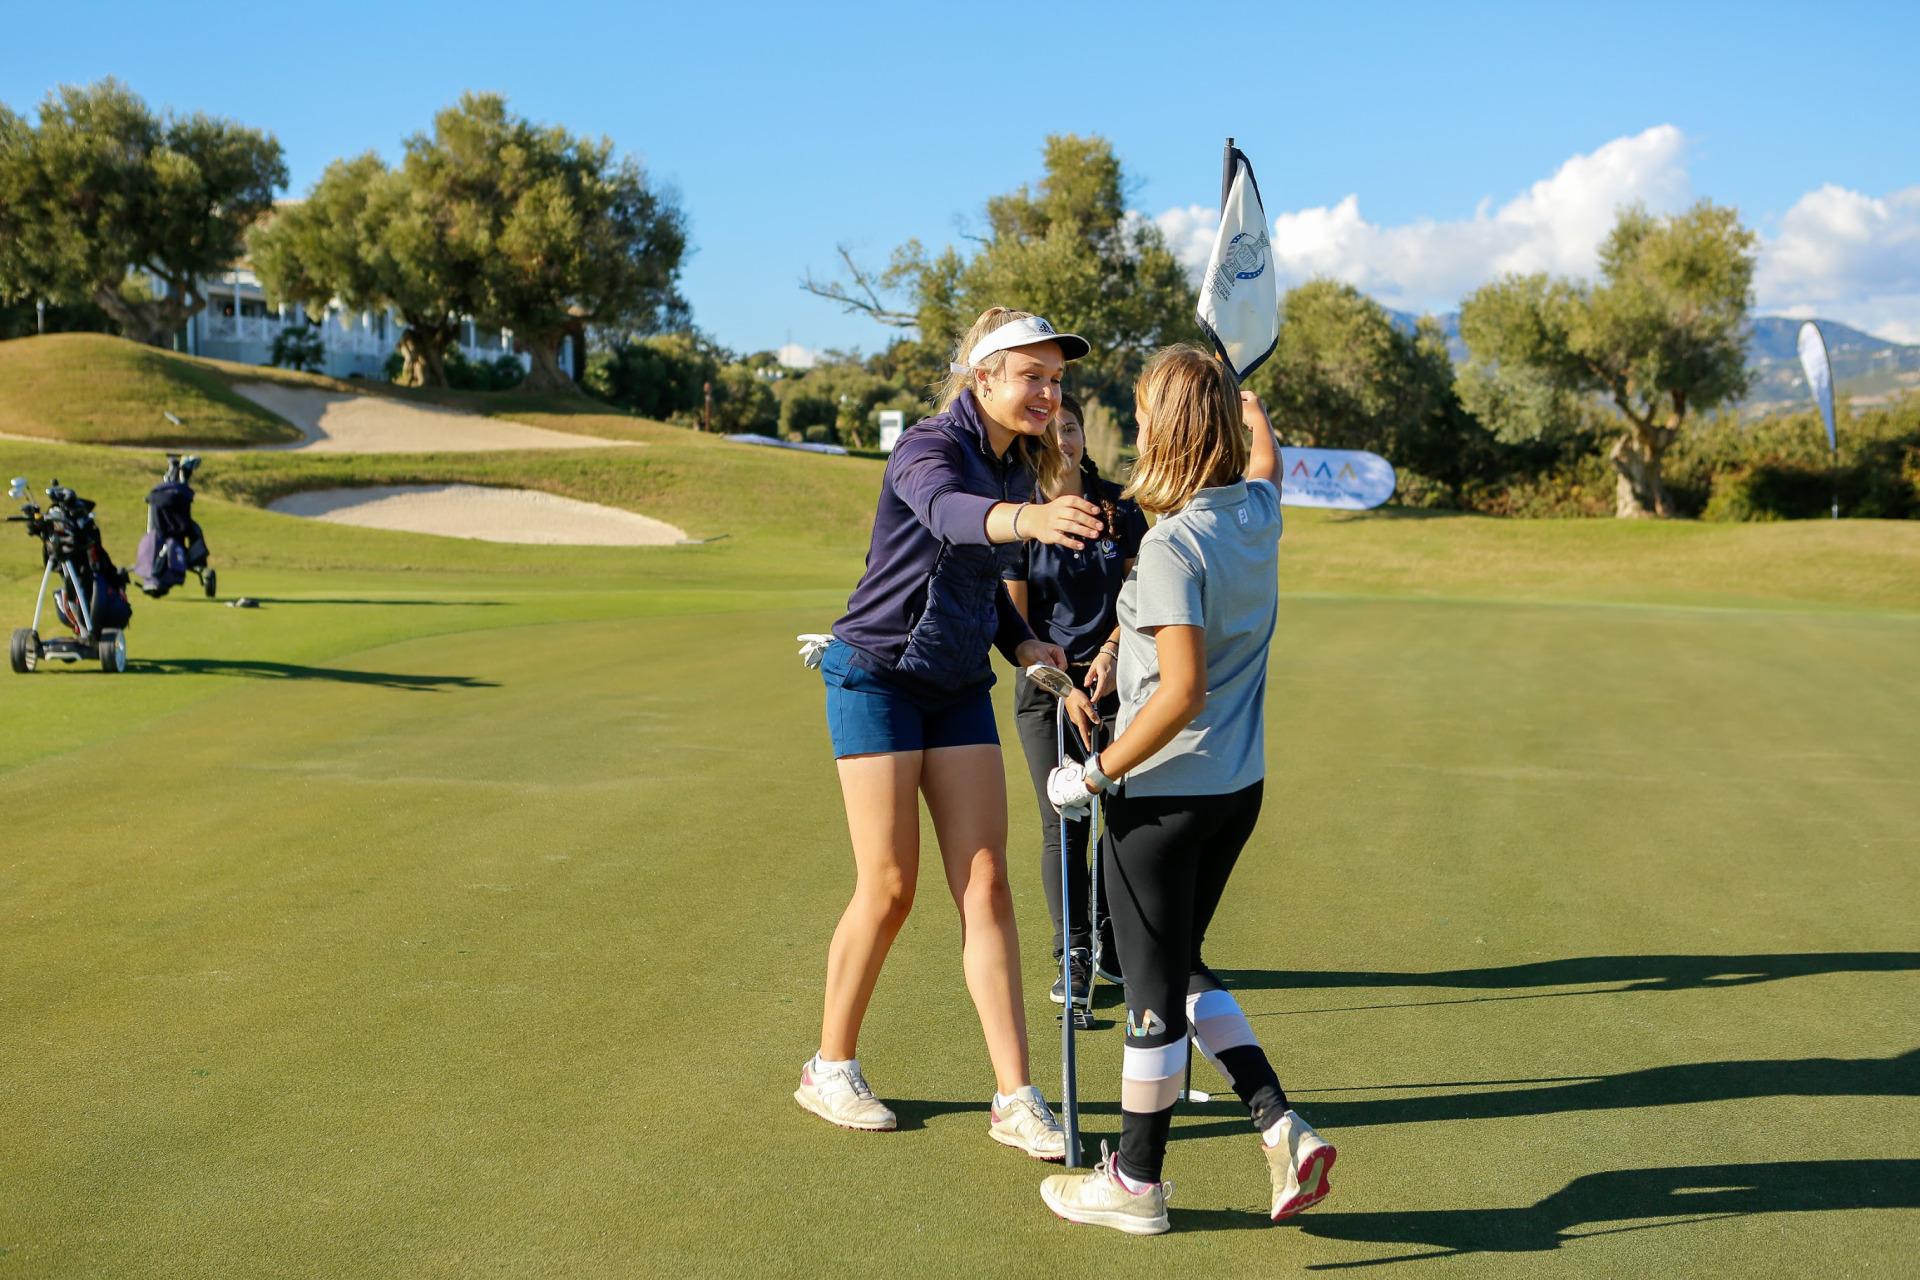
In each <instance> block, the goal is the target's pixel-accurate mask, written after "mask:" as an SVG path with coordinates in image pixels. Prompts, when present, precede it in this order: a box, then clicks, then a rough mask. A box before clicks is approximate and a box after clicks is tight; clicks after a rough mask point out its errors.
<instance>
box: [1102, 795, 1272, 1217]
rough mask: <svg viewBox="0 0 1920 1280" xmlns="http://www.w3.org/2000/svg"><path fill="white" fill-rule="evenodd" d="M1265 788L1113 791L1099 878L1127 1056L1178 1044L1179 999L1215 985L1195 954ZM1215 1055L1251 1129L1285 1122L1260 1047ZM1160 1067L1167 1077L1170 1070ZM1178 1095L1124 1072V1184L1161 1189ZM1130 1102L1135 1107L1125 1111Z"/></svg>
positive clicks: (1181, 1035)
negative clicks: (1120, 984)
mask: <svg viewBox="0 0 1920 1280" xmlns="http://www.w3.org/2000/svg"><path fill="white" fill-rule="evenodd" d="M1264 786H1265V784H1264V783H1262V782H1256V783H1254V784H1253V785H1252V786H1250V787H1247V788H1245V789H1243V790H1240V791H1235V792H1232V793H1231V794H1228V795H1212V796H1140V797H1130V796H1126V795H1124V794H1122V795H1118V796H1115V797H1114V798H1113V799H1112V800H1111V802H1110V803H1109V806H1108V810H1107V812H1108V818H1107V823H1108V829H1109V831H1110V833H1111V836H1112V840H1113V844H1112V846H1111V855H1110V856H1109V858H1108V859H1107V861H1106V862H1105V863H1103V864H1102V870H1103V871H1104V872H1106V874H1105V875H1104V876H1103V877H1102V879H1103V880H1111V881H1112V882H1113V883H1112V887H1111V891H1110V892H1109V893H1108V895H1107V901H1108V903H1109V905H1110V906H1111V908H1112V911H1113V932H1114V938H1115V940H1116V941H1117V942H1118V943H1119V946H1120V961H1121V963H1122V965H1124V966H1125V972H1126V978H1127V982H1126V989H1127V1033H1126V1041H1125V1043H1126V1046H1127V1048H1128V1050H1130V1051H1131V1050H1154V1049H1162V1048H1168V1047H1171V1046H1181V1047H1184V1046H1185V1044H1186V1039H1187V999H1188V996H1189V995H1197V994H1199V993H1201V992H1205V991H1219V990H1222V989H1223V988H1222V987H1221V984H1220V980H1219V979H1218V978H1216V977H1214V976H1213V973H1212V971H1211V970H1209V969H1208V968H1207V966H1206V964H1205V962H1203V961H1202V960H1201V958H1200V947H1201V944H1202V943H1203V942H1204V941H1205V940H1206V936H1207V926H1208V925H1209V924H1211V923H1212V922H1213V913H1214V911H1215V909H1216V908H1218V907H1219V905H1220V895H1221V894H1222V893H1224V892H1225V891H1226V887H1227V878H1228V877H1229V876H1231V875H1232V874H1233V867H1234V863H1235V862H1236V861H1238V859H1239V857H1240V850H1241V849H1242V848H1243V847H1245V845H1246V843H1247V839H1248V837H1250V836H1251V835H1252V834H1253V827H1254V823H1255V822H1256V821H1257V820H1258V819H1259V817H1260V798H1261V793H1262V790H1263V789H1264ZM1214 998H1215V999H1219V997H1214ZM1236 1016H1238V1015H1237V1014H1236ZM1249 1038H1250V1037H1249ZM1169 1055H1171V1056H1176V1057H1178V1058H1179V1059H1180V1061H1181V1062H1182V1063H1184V1061H1185V1055H1184V1054H1180V1053H1179V1052H1178V1049H1177V1048H1168V1053H1167V1054H1162V1055H1159V1056H1160V1057H1163V1058H1165V1057H1168V1056H1169ZM1130 1056H1136V1055H1130ZM1150 1056H1152V1055H1148V1054H1145V1053H1141V1054H1138V1055H1137V1057H1138V1058H1140V1059H1142V1060H1144V1059H1146V1058H1148V1057H1150ZM1219 1058H1220V1060H1221V1063H1222V1065H1223V1066H1224V1067H1225V1068H1226V1069H1227V1074H1228V1076H1229V1077H1230V1078H1231V1079H1232V1081H1233V1087H1234V1091H1235V1092H1236V1093H1238V1094H1239V1095H1240V1100H1241V1101H1242V1102H1244V1103H1246V1104H1247V1107H1248V1110H1249V1111H1250V1112H1251V1113H1252V1115H1253V1122H1254V1126H1255V1127H1256V1128H1258V1129H1261V1130H1265V1129H1266V1128H1268V1127H1269V1126H1271V1125H1272V1124H1273V1123H1274V1122H1275V1121H1277V1120H1279V1118H1280V1117H1281V1116H1282V1115H1283V1114H1285V1112H1286V1110H1287V1096H1286V1094H1285V1093H1284V1092H1283V1091H1282V1090H1281V1088H1280V1080H1279V1077H1277V1076H1276V1075H1275V1074H1274V1071H1273V1067H1272V1065H1271V1064H1270V1063H1268V1061H1267V1056H1266V1054H1265V1053H1263V1052H1262V1051H1261V1049H1260V1046H1259V1045H1257V1044H1251V1043H1248V1044H1242V1045H1237V1046H1235V1047H1232V1048H1228V1049H1226V1050H1225V1051H1224V1052H1222V1053H1220V1054H1219ZM1131 1065H1132V1064H1131V1063H1130V1066H1131ZM1163 1067H1164V1069H1165V1070H1168V1071H1171V1070H1173V1063H1172V1062H1167V1063H1165V1064H1163ZM1157 1070H1159V1068H1156V1071H1157ZM1180 1072H1181V1074H1184V1066H1182V1067H1181V1068H1180ZM1170 1079H1171V1081H1172V1082H1171V1083H1169V1080H1170ZM1178 1088H1179V1084H1178V1080H1177V1079H1175V1078H1172V1077H1169V1076H1167V1075H1158V1074H1156V1075H1154V1076H1153V1077H1151V1078H1142V1077H1141V1076H1140V1075H1138V1074H1136V1073H1135V1072H1134V1071H1132V1070H1128V1071H1125V1072H1123V1078H1122V1081H1121V1090H1122V1100H1121V1129H1120V1167H1121V1169H1122V1170H1124V1171H1125V1172H1126V1174H1127V1175H1128V1176H1129V1177H1132V1178H1137V1179H1141V1180H1143V1181H1147V1182H1158V1181H1160V1166H1161V1162H1162V1160H1163V1159H1164V1158H1165V1156H1166V1150H1167V1129H1168V1126H1169V1125H1171V1123H1172V1121H1173V1096H1172V1095H1173V1092H1174V1091H1175V1090H1177V1089H1178ZM1129 1095H1131V1097H1132V1099H1133V1100H1134V1101H1135V1102H1136V1104H1138V1105H1140V1106H1141V1107H1143V1108H1144V1109H1140V1110H1132V1109H1129V1108H1128V1105H1127V1104H1128V1098H1129ZM1147 1099H1151V1101H1143V1100H1147ZM1153 1102H1160V1103H1161V1105H1158V1106H1154V1105H1152V1104H1153Z"/></svg>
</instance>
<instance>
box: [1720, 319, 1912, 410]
mask: <svg viewBox="0 0 1920 1280" xmlns="http://www.w3.org/2000/svg"><path fill="white" fill-rule="evenodd" d="M1804 323H1805V321H1802V320H1790V319H1788V318H1787V317H1785V316H1756V317H1754V321H1753V339H1752V341H1750V342H1749V343H1748V344H1747V359H1748V361H1749V362H1751V364H1752V365H1753V374H1754V378H1753V390H1751V391H1750V392H1748V393H1747V399H1746V403H1745V404H1743V405H1742V406H1741V407H1742V408H1743V409H1749V410H1754V409H1773V408H1786V407H1795V408H1797V407H1799V406H1801V405H1804V404H1807V403H1809V400H1808V393H1807V379H1806V375H1805V374H1803V373H1802V372H1801V371H1800V326H1801V325H1802V324H1804ZM1814 323H1815V324H1817V325H1819V326H1820V336H1821V337H1822V338H1824V339H1825V340H1826V343H1827V359H1828V360H1829V361H1831V362H1832V364H1833V391H1834V396H1835V398H1836V399H1839V400H1845V401H1851V402H1852V403H1853V405H1854V407H1855V408H1865V407H1866V406H1868V405H1874V404H1885V403H1886V402H1887V401H1888V400H1891V399H1892V398H1893V397H1894V396H1896V395H1898V394H1899V393H1901V392H1902V391H1907V390H1916V389H1920V345H1902V344H1901V343H1898V342H1888V341H1887V340H1886V339H1885V338H1876V337H1874V336H1873V335H1872V334H1870V333H1862V332H1860V330H1858V329H1855V328H1853V327H1851V326H1850V325H1844V324H1841V323H1840V322H1839V321H1838V320H1816V321H1814Z"/></svg>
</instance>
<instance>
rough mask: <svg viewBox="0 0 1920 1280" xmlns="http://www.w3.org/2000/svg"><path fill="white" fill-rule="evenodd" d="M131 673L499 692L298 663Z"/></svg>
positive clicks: (460, 679) (201, 662)
mask: <svg viewBox="0 0 1920 1280" xmlns="http://www.w3.org/2000/svg"><path fill="white" fill-rule="evenodd" d="M127 670H128V671H132V672H135V673H139V674H146V675H202V676H231V677H233V678H235V679H239V680H328V681H332V682H334V683H336V684H367V685H375V686H378V687H379V688H382V689H411V690H413V691H414V692H416V693H436V692H439V691H441V690H446V689H498V688H499V687H500V685H499V684H498V682H496V681H493V680H479V679H476V678H474V677H473V676H432V675H414V674H411V673H407V672H399V671H355V670H353V669H351V668H348V667H308V666H303V665H301V664H300V663H297V662H261V661H257V660H254V659H245V658H145V659H140V660H137V661H133V662H129V663H128V664H127Z"/></svg>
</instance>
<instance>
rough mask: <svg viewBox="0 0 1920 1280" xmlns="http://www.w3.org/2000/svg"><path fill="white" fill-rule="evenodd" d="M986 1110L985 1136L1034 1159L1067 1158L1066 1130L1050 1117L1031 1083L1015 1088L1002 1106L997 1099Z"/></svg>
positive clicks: (1043, 1099)
mask: <svg viewBox="0 0 1920 1280" xmlns="http://www.w3.org/2000/svg"><path fill="white" fill-rule="evenodd" d="M987 1114H988V1115H989V1116H991V1117H992V1120H993V1123H992V1124H991V1125H989V1126H988V1128H987V1136H988V1137H989V1138H992V1139H993V1140H994V1141H995V1142H998V1143H1000V1144H1001V1145H1002V1146H1007V1147H1013V1148H1015V1149H1016V1150H1019V1151H1024V1152H1026V1153H1027V1154H1028V1155H1030V1156H1032V1157H1033V1158H1034V1159H1035V1160H1063V1161H1064V1160H1065V1159H1066V1158H1067V1131H1066V1130H1065V1129H1062V1128H1061V1127H1060V1122H1059V1121H1058V1120H1056V1119H1054V1118H1053V1111H1052V1110H1051V1109H1050V1108H1049V1107H1048V1106H1047V1100H1046V1099H1045V1098H1043V1097H1041V1096H1040V1091H1039V1090H1038V1089H1036V1088H1034V1087H1033V1086H1032V1085H1030V1084H1028V1085H1022V1086H1020V1087H1019V1088H1018V1089H1015V1090H1014V1091H1013V1096H1012V1098H1011V1099H1010V1100H1009V1101H1008V1103H1007V1105H1006V1106H1005V1107H1002V1106H1000V1105H999V1104H998V1103H997V1102H996V1103H993V1104H991V1105H990V1106H989V1107H988V1109H987Z"/></svg>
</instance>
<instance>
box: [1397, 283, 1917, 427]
mask: <svg viewBox="0 0 1920 1280" xmlns="http://www.w3.org/2000/svg"><path fill="white" fill-rule="evenodd" d="M1386 310H1387V317H1388V318H1389V319H1391V320H1392V321H1393V324H1394V327H1395V328H1397V329H1399V330H1401V331H1402V332H1404V333H1412V332H1413V330H1414V326H1415V325H1416V324H1418V323H1419V319H1420V317H1419V316H1417V315H1415V314H1414V313H1413V312H1411V311H1395V310H1394V309H1393V308H1392V307H1388V308H1387V309H1386ZM1434 319H1435V320H1437V321H1439V322H1440V327H1441V329H1442V330H1443V331H1444V332H1445V333H1446V335H1447V354H1448V355H1450V356H1452V357H1453V362H1454V363H1455V364H1465V363H1466V362H1467V358H1468V352H1467V344H1466V343H1464V342H1462V341H1461V340H1460V313H1459V312H1457V311H1448V312H1444V313H1442V314H1440V315H1437V316H1435V317H1434ZM1803 323H1805V322H1804V321H1800V320H1793V319H1789V318H1788V317H1786V316H1755V317H1754V318H1753V336H1752V338H1751V339H1749V340H1748V342H1747V359H1748V361H1750V362H1751V363H1752V365H1753V372H1754V381H1753V389H1752V391H1750V392H1749V393H1748V394H1747V398H1746V400H1745V401H1744V402H1743V403H1742V405H1741V408H1742V409H1744V410H1757V409H1774V408H1784V407H1789V406H1792V407H1797V406H1799V405H1800V404H1802V403H1803V402H1805V401H1806V399H1807V379H1806V376H1805V375H1804V374H1803V373H1801V371H1800V326H1801V325H1802V324H1803ZM1814 323H1816V324H1818V325H1819V326H1820V336H1821V337H1823V338H1825V339H1826V342H1827V358H1828V359H1829V360H1831V361H1832V362H1833V383H1834V392H1835V394H1836V395H1837V396H1839V397H1840V398H1841V399H1842V400H1851V401H1853V402H1854V403H1855V405H1856V406H1858V407H1861V408H1864V407H1866V406H1867V405H1872V404H1884V403H1885V402H1886V401H1888V400H1889V399H1891V398H1893V397H1894V396H1895V395H1897V394H1899V393H1900V392H1902V391H1906V390H1920V344H1902V343H1898V342H1889V341H1888V340H1887V339H1885V338H1876V337H1874V336H1873V335H1872V334H1870V333H1863V332H1861V331H1860V330H1858V329H1855V328H1853V327H1852V326H1851V325H1844V324H1841V323H1840V322H1839V321H1838V320H1816V321H1815V322H1814Z"/></svg>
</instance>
